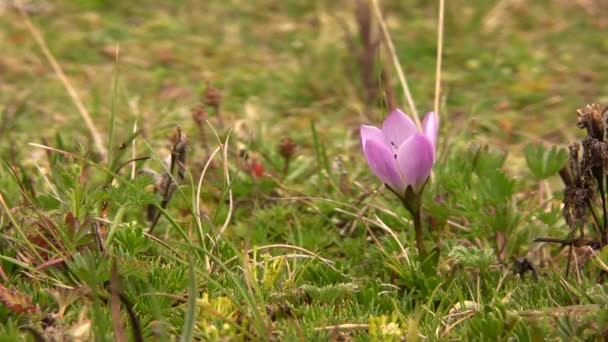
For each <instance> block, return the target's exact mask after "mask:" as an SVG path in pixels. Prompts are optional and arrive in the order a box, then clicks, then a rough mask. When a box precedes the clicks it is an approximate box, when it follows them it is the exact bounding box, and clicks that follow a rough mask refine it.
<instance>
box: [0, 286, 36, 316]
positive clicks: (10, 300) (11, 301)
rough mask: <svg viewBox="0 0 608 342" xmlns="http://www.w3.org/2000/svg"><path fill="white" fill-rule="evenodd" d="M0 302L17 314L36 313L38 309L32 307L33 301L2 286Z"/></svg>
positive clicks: (12, 289) (14, 290) (0, 288)
mask: <svg viewBox="0 0 608 342" xmlns="http://www.w3.org/2000/svg"><path fill="white" fill-rule="evenodd" d="M0 301H1V302H3V303H4V304H5V305H6V306H7V307H8V308H9V309H11V310H12V311H13V312H16V313H19V314H20V313H24V312H26V313H34V312H36V307H35V306H33V305H32V300H31V299H30V298H29V297H28V296H26V295H24V294H23V293H20V292H19V291H17V290H16V289H14V288H11V289H9V288H7V287H5V286H4V285H2V284H0Z"/></svg>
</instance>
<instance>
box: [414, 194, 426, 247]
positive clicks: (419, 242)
mask: <svg viewBox="0 0 608 342" xmlns="http://www.w3.org/2000/svg"><path fill="white" fill-rule="evenodd" d="M412 216H413V217H414V230H415V232H416V247H418V254H419V255H420V258H421V259H424V258H426V248H424V239H423V238H422V220H421V218H420V216H421V215H420V206H418V209H416V210H415V211H414V212H412Z"/></svg>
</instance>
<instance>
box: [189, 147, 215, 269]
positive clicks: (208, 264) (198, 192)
mask: <svg viewBox="0 0 608 342" xmlns="http://www.w3.org/2000/svg"><path fill="white" fill-rule="evenodd" d="M219 151H220V148H219V147H216V148H215V150H214V151H213V153H211V155H210V156H209V159H207V163H205V167H204V168H203V171H202V172H201V177H200V178H199V179H198V185H197V187H196V206H195V208H196V224H197V226H198V227H197V228H198V229H199V231H200V234H201V236H203V235H204V234H203V229H202V227H203V222H202V220H201V189H202V187H203V179H204V178H205V174H206V173H207V169H208V168H209V165H211V161H212V160H213V158H215V155H216V154H217V153H218V152H219ZM205 267H206V269H207V272H209V271H210V270H211V262H210V261H209V258H208V257H207V255H205Z"/></svg>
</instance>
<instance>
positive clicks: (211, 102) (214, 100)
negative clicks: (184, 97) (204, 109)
mask: <svg viewBox="0 0 608 342" xmlns="http://www.w3.org/2000/svg"><path fill="white" fill-rule="evenodd" d="M221 102H222V92H221V91H220V90H219V89H217V88H214V87H213V86H212V85H211V84H208V85H207V90H205V94H204V96H203V103H204V104H206V105H207V106H209V107H213V108H218V107H219V106H220V103H221Z"/></svg>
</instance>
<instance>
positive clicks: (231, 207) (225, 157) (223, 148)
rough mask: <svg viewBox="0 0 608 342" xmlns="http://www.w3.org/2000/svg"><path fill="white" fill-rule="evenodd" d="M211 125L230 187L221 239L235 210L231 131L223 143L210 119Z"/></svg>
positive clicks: (218, 237) (228, 187)
mask: <svg viewBox="0 0 608 342" xmlns="http://www.w3.org/2000/svg"><path fill="white" fill-rule="evenodd" d="M207 124H209V127H211V130H212V131H213V134H214V135H215V138H216V139H217V142H218V144H219V145H220V146H219V147H220V150H221V151H222V156H223V158H222V170H223V173H224V179H225V180H226V188H227V189H228V203H229V204H228V215H226V220H225V221H224V224H223V225H222V228H221V229H220V232H219V234H218V236H217V238H216V239H220V238H221V236H222V235H224V231H226V228H228V224H229V223H230V220H231V219H232V213H233V212H234V201H233V200H232V184H231V183H230V172H229V171H228V142H229V141H230V132H229V133H228V135H227V136H226V141H225V142H224V143H222V141H221V139H220V136H219V135H218V134H217V131H216V130H215V128H214V127H213V126H212V125H211V123H210V122H209V121H207Z"/></svg>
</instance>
